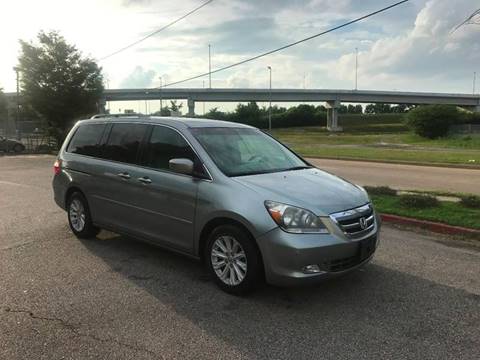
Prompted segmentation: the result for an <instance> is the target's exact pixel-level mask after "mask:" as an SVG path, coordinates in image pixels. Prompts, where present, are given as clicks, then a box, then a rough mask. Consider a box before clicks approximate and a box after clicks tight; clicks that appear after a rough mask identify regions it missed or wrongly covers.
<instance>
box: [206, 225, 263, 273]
mask: <svg viewBox="0 0 480 360" xmlns="http://www.w3.org/2000/svg"><path fill="white" fill-rule="evenodd" d="M221 225H233V226H237V227H239V228H241V229H242V230H243V231H245V233H246V234H247V235H248V236H249V237H250V239H251V241H252V243H253V244H254V246H255V247H256V248H257V251H258V253H259V254H260V261H261V263H262V268H263V269H265V266H264V262H263V255H262V251H261V250H260V247H259V246H258V244H257V241H256V239H255V236H254V235H253V234H252V231H250V229H249V228H248V226H247V225H245V224H243V223H242V222H241V221H239V220H238V219H234V218H233V217H229V216H218V217H215V218H213V219H210V220H209V221H208V222H207V223H205V225H204V226H203V227H202V230H201V231H200V234H199V238H198V248H197V253H198V256H199V258H200V260H201V262H202V263H204V262H205V246H206V245H207V241H208V236H209V235H210V234H211V233H212V231H213V230H214V229H215V228H217V227H218V226H221Z"/></svg>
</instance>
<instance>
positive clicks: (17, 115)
mask: <svg viewBox="0 0 480 360" xmlns="http://www.w3.org/2000/svg"><path fill="white" fill-rule="evenodd" d="M13 70H14V71H15V73H16V75H17V114H16V117H15V135H17V137H18V132H17V131H18V122H19V120H20V77H19V72H20V69H19V68H18V67H17V66H15V67H14V68H13Z"/></svg>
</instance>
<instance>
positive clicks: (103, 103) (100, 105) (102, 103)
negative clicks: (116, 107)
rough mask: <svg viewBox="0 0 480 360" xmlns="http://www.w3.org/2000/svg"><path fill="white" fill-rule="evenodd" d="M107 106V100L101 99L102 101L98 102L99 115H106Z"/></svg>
mask: <svg viewBox="0 0 480 360" xmlns="http://www.w3.org/2000/svg"><path fill="white" fill-rule="evenodd" d="M106 105H107V100H106V99H105V98H101V99H100V100H98V103H97V108H98V109H97V111H98V113H99V114H105V112H106V111H105V107H106Z"/></svg>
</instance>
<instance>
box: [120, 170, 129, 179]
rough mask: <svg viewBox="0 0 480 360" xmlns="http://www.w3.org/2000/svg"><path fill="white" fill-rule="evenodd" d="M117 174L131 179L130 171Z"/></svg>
mask: <svg viewBox="0 0 480 360" xmlns="http://www.w3.org/2000/svg"><path fill="white" fill-rule="evenodd" d="M117 176H119V177H121V178H122V179H125V180H128V179H130V174H129V173H126V172H123V173H120V174H117Z"/></svg>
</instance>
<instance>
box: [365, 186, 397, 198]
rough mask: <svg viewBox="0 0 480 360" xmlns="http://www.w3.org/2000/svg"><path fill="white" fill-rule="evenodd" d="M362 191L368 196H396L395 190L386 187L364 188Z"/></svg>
mask: <svg viewBox="0 0 480 360" xmlns="http://www.w3.org/2000/svg"><path fill="white" fill-rule="evenodd" d="M364 189H365V190H366V191H367V193H369V194H370V195H386V196H396V195H397V190H395V189H392V188H390V187H388V186H364Z"/></svg>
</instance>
